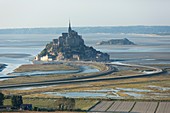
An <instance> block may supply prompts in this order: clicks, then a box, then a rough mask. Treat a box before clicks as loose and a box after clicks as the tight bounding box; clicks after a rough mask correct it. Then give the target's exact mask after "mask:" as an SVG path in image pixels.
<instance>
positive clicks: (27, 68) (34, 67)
mask: <svg viewBox="0 0 170 113" xmlns="http://www.w3.org/2000/svg"><path fill="white" fill-rule="evenodd" d="M57 70H78V68H76V67H75V66H71V65H66V64H48V65H47V64H26V65H21V66H20V67H18V68H17V69H15V70H14V72H31V71H57Z"/></svg>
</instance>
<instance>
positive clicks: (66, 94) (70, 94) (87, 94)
mask: <svg viewBox="0 0 170 113" xmlns="http://www.w3.org/2000/svg"><path fill="white" fill-rule="evenodd" d="M43 94H49V95H53V96H64V97H72V98H80V97H81V98H94V97H95V98H118V97H117V96H114V95H109V94H105V93H91V92H64V93H63V92H45V93H43Z"/></svg>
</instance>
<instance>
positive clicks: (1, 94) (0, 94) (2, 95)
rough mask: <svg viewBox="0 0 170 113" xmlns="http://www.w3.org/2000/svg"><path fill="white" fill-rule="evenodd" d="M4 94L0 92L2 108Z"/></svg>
mask: <svg viewBox="0 0 170 113" xmlns="http://www.w3.org/2000/svg"><path fill="white" fill-rule="evenodd" d="M3 102H4V94H3V93H1V92H0V106H3Z"/></svg>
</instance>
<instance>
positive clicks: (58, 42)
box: [35, 22, 109, 61]
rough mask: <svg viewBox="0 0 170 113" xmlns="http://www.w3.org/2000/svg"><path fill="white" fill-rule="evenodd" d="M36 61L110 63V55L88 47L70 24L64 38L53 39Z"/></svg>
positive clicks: (63, 34)
mask: <svg viewBox="0 0 170 113" xmlns="http://www.w3.org/2000/svg"><path fill="white" fill-rule="evenodd" d="M35 60H39V61H53V60H57V61H60V60H67V61H73V60H82V61H109V55H108V54H107V53H102V52H100V51H97V50H95V49H94V48H93V47H89V46H86V45H85V44H84V40H83V39H82V36H81V35H79V34H78V33H77V32H76V31H74V30H72V28H71V24H70V22H69V28H68V33H62V36H59V38H58V39H53V41H52V42H50V43H48V44H47V45H46V47H45V49H44V50H42V51H41V53H40V54H38V55H37V56H36V58H35Z"/></svg>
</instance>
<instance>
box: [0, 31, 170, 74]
mask: <svg viewBox="0 0 170 113" xmlns="http://www.w3.org/2000/svg"><path fill="white" fill-rule="evenodd" d="M58 36H59V35H58V34H56V35H50V34H18V35H13V34H1V35H0V40H1V41H0V63H1V64H7V65H8V66H7V68H6V69H4V70H3V71H2V72H0V76H2V75H6V74H7V73H11V72H12V71H13V70H14V69H15V68H16V67H18V66H20V65H22V64H30V63H32V62H31V61H30V60H31V59H33V58H34V56H36V55H37V54H38V53H39V52H40V51H41V50H42V49H44V47H45V45H46V44H47V43H49V42H50V41H52V39H54V38H58ZM82 36H83V39H84V40H85V43H86V44H87V45H88V46H93V47H94V48H95V49H97V50H100V51H102V52H109V54H110V55H111V58H114V59H117V60H125V61H124V62H128V63H131V62H132V63H134V62H140V63H141V62H142V63H169V64H170V60H166V61H163V60H162V59H159V58H152V56H150V55H149V57H146V56H147V55H145V54H144V55H142V56H141V54H140V55H138V54H133V57H132V55H130V54H127V55H126V54H124V55H122V54H118V55H117V56H115V55H116V54H112V52H118V53H119V52H123V53H125V52H126V53H129V52H132V53H136V52H148V53H147V54H152V53H150V52H161V53H162V52H170V49H169V48H170V36H157V35H147V34H146V35H144V34H123V33H122V34H110V33H103V34H100V33H94V34H82ZM117 38H128V39H129V40H131V41H133V42H135V43H136V44H137V45H134V46H120V45H113V46H99V45H96V43H97V42H99V41H103V40H109V39H117ZM161 53H160V54H161ZM2 54H15V55H14V56H13V57H12V56H11V57H5V56H3V57H2ZM18 54H30V55H31V56H24V57H21V56H18V57H17V55H18ZM160 54H159V55H160ZM163 54H164V53H163ZM168 54H169V53H168ZM122 56H126V57H125V58H121V57H122ZM138 56H141V57H139V58H136V57H138ZM155 56H158V55H155ZM128 57H129V58H130V59H127V58H128ZM148 59H153V60H148Z"/></svg>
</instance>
